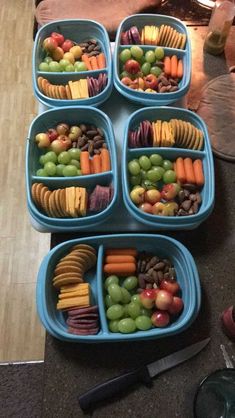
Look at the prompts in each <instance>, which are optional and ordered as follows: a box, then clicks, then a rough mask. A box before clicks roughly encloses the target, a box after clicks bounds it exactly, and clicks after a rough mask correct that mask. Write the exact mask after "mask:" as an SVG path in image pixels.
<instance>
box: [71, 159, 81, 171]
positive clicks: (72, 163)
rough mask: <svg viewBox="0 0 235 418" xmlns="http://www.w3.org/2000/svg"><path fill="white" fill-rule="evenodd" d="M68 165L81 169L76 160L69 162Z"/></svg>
mask: <svg viewBox="0 0 235 418" xmlns="http://www.w3.org/2000/svg"><path fill="white" fill-rule="evenodd" d="M69 164H70V165H74V166H75V167H76V168H79V169H80V168H81V165H80V162H79V161H78V160H71V161H70V163H69Z"/></svg>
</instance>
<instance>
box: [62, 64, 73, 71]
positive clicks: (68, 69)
mask: <svg viewBox="0 0 235 418" xmlns="http://www.w3.org/2000/svg"><path fill="white" fill-rule="evenodd" d="M64 71H66V73H73V72H74V65H73V64H71V63H70V64H68V65H66V67H65V69H64Z"/></svg>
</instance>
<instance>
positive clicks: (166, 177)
mask: <svg viewBox="0 0 235 418" xmlns="http://www.w3.org/2000/svg"><path fill="white" fill-rule="evenodd" d="M163 181H164V183H165V184H168V183H175V181H176V173H175V171H173V170H167V171H165V173H164V174H163Z"/></svg>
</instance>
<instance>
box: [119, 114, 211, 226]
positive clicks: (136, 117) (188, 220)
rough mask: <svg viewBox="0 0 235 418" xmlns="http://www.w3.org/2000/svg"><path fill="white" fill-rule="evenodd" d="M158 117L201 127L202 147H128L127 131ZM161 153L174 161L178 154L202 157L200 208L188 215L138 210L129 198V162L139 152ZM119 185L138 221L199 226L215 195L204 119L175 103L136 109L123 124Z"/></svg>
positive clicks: (127, 204) (153, 224)
mask: <svg viewBox="0 0 235 418" xmlns="http://www.w3.org/2000/svg"><path fill="white" fill-rule="evenodd" d="M157 119H160V120H163V121H164V120H165V121H169V120H170V119H181V120H184V121H186V122H190V123H192V124H193V125H194V126H196V127H197V128H199V129H201V130H202V132H203V136H204V148H203V149H202V150H201V151H194V150H191V149H185V148H176V147H175V148H174V147H172V148H170V147H149V148H129V147H128V132H129V130H133V129H135V128H137V127H138V126H139V124H140V122H141V121H143V120H149V121H151V122H152V121H156V120H157ZM154 153H155V154H160V155H161V156H162V157H163V158H164V159H169V160H171V161H174V160H175V159H176V158H178V157H183V158H186V157H190V158H192V159H197V158H199V159H201V160H202V162H203V170H204V177H205V184H204V186H203V188H202V190H201V196H202V203H201V205H200V208H199V211H198V212H197V213H196V214H194V215H190V216H159V215H151V214H149V213H145V212H143V211H141V210H140V209H139V208H138V207H137V206H135V204H134V203H133V202H132V200H131V199H130V196H129V193H130V186H129V173H128V167H127V165H128V162H129V161H130V160H132V159H134V158H139V157H140V156H141V155H147V156H149V155H151V154H154ZM122 186H123V198H124V203H125V206H126V207H127V209H128V211H129V212H130V213H131V214H132V216H134V217H135V218H136V219H137V220H138V221H140V222H142V223H143V224H146V225H149V226H153V227H155V228H158V229H159V230H160V229H165V230H166V229H170V230H180V229H194V228H196V227H198V226H199V225H200V224H201V223H202V222H203V221H205V219H206V218H207V217H208V216H209V215H210V213H211V212H212V210H213V207H214V199H215V180H214V162H213V156H212V150H211V145H210V140H209V136H208V131H207V128H206V125H205V123H204V122H203V120H202V119H201V118H200V117H199V116H198V115H196V114H195V113H193V112H190V111H189V110H186V109H180V108H175V107H150V108H144V109H140V110H137V111H136V112H134V113H133V114H132V115H131V116H130V117H129V119H128V121H127V123H126V127H125V138H124V147H123V154H122Z"/></svg>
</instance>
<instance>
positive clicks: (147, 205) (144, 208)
mask: <svg viewBox="0 0 235 418" xmlns="http://www.w3.org/2000/svg"><path fill="white" fill-rule="evenodd" d="M138 208H139V209H140V210H142V211H143V212H145V213H151V215H152V214H153V211H152V205H151V204H150V203H148V202H144V203H141V205H139V206H138Z"/></svg>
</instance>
